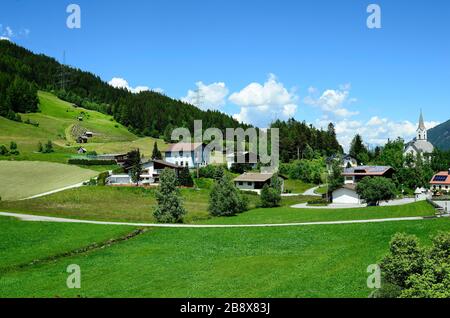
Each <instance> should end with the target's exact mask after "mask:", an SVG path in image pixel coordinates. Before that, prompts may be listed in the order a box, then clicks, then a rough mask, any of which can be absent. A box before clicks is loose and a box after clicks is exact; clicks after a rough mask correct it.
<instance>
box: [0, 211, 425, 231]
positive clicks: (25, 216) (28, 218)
mask: <svg viewBox="0 0 450 318" xmlns="http://www.w3.org/2000/svg"><path fill="white" fill-rule="evenodd" d="M0 216H5V217H15V218H18V219H20V220H22V221H34V222H56V223H84V224H100V225H126V226H137V227H167V228H242V227H247V228H250V227H286V226H307V225H335V224H355V223H381V222H398V221H419V220H424V219H426V218H423V217H404V218H387V219H372V220H349V221H329V222H304V223H282V224H217V225H215V224H211V225H209V224H205V225H202V224H155V223H126V222H103V221H88V220H75V219H66V218H57V217H49V216H38V215H29V214H20V213H9V212H0Z"/></svg>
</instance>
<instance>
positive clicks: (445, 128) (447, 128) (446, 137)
mask: <svg viewBox="0 0 450 318" xmlns="http://www.w3.org/2000/svg"><path fill="white" fill-rule="evenodd" d="M428 139H429V141H430V142H431V143H432V144H433V145H434V146H435V147H438V148H439V149H441V150H450V120H448V121H446V122H445V123H442V124H440V125H438V126H436V127H434V128H432V129H430V130H429V131H428Z"/></svg>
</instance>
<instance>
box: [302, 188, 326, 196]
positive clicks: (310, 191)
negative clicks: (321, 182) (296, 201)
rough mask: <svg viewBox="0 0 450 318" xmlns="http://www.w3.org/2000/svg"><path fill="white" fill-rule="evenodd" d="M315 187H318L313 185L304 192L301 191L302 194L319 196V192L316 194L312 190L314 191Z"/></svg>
mask: <svg viewBox="0 0 450 318" xmlns="http://www.w3.org/2000/svg"><path fill="white" fill-rule="evenodd" d="M317 189H319V187H314V188H311V189H308V190H306V191H305V192H303V195H309V196H313V197H321V196H322V195H321V194H317V193H315V192H314V191H316V190H317Z"/></svg>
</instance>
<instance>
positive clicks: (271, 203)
mask: <svg viewBox="0 0 450 318" xmlns="http://www.w3.org/2000/svg"><path fill="white" fill-rule="evenodd" d="M280 202H281V183H280V181H279V179H278V175H277V174H275V175H274V176H273V177H272V179H271V180H270V185H268V184H266V185H264V187H263V188H262V190H261V206H262V207H264V208H273V207H276V206H279V205H280Z"/></svg>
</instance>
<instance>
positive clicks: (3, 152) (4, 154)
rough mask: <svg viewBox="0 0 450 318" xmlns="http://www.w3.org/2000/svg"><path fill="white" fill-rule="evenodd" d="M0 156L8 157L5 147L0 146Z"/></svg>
mask: <svg viewBox="0 0 450 318" xmlns="http://www.w3.org/2000/svg"><path fill="white" fill-rule="evenodd" d="M0 155H2V156H8V155H9V150H8V148H6V146H5V145H1V146H0Z"/></svg>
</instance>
